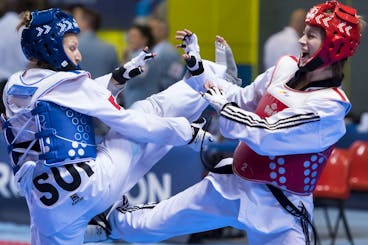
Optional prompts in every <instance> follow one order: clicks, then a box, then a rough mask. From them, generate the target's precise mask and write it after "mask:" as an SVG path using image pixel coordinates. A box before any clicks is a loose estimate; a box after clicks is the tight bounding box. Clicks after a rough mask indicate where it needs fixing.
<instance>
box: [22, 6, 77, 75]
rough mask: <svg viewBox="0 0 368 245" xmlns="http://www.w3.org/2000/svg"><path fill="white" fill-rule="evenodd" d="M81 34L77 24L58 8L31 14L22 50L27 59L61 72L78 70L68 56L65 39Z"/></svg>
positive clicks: (23, 38)
mask: <svg viewBox="0 0 368 245" xmlns="http://www.w3.org/2000/svg"><path fill="white" fill-rule="evenodd" d="M79 32H80V30H79V27H78V24H77V22H76V21H75V20H74V19H73V17H72V16H71V15H69V14H66V13H64V12H62V11H61V10H60V9H58V8H52V9H48V10H42V11H34V12H32V13H31V22H30V23H29V25H28V26H26V27H25V28H24V29H23V31H22V41H21V45H22V49H23V53H24V55H25V56H26V57H27V59H32V58H33V59H38V60H41V61H43V62H46V63H47V64H48V65H50V66H51V67H52V68H54V69H56V70H61V71H68V70H78V69H80V68H79V66H78V65H75V64H73V62H72V61H71V60H70V59H69V58H68V56H67V55H66V53H65V51H64V48H63V37H64V35H65V34H67V33H74V34H78V33H79Z"/></svg>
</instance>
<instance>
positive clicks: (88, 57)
mask: <svg viewBox="0 0 368 245" xmlns="http://www.w3.org/2000/svg"><path fill="white" fill-rule="evenodd" d="M70 12H71V13H72V15H73V16H74V18H75V20H76V21H77V23H78V25H79V28H80V30H81V32H80V34H79V50H80V51H81V52H82V54H83V60H82V61H81V63H80V66H81V68H82V69H83V70H86V71H89V72H90V73H91V76H92V78H96V77H100V76H102V75H105V74H107V73H110V72H111V71H113V70H114V69H115V68H116V67H117V66H118V65H119V61H118V56H117V52H116V49H115V47H114V46H113V45H111V44H108V43H106V42H105V41H103V40H101V39H100V38H98V37H97V35H96V32H97V31H98V30H99V28H100V25H101V16H100V14H99V13H98V12H97V11H96V10H94V9H91V8H88V7H86V6H83V5H74V6H72V7H70Z"/></svg>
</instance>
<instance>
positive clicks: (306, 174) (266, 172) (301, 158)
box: [233, 92, 333, 195]
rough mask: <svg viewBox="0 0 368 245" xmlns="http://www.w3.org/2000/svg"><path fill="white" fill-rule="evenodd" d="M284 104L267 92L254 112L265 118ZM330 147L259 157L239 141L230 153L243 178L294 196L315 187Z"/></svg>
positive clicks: (329, 152)
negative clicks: (317, 150)
mask: <svg viewBox="0 0 368 245" xmlns="http://www.w3.org/2000/svg"><path fill="white" fill-rule="evenodd" d="M287 107H288V106H287V105H285V104H284V103H282V102H281V101H280V100H278V99H277V98H275V97H274V96H273V95H271V94H270V93H268V92H267V93H266V94H265V95H264V96H263V97H262V99H261V100H260V102H259V104H258V106H257V109H256V111H255V113H256V114H257V115H259V116H260V117H262V118H265V117H269V116H271V115H272V114H274V113H277V112H279V111H282V110H284V109H285V108H287ZM332 149H333V147H332V146H331V147H329V148H328V149H326V150H324V151H322V152H316V153H307V154H294V155H280V156H262V155H259V154H257V153H256V152H255V151H253V150H252V149H251V148H250V147H248V146H247V145H246V144H245V143H244V142H240V143H239V145H238V146H237V148H236V149H235V152H234V155H233V158H234V160H233V170H234V172H235V173H236V174H237V175H238V176H240V177H242V178H244V179H246V180H251V181H256V182H261V183H267V184H271V185H274V186H276V187H278V188H280V189H282V190H286V191H290V192H292V193H294V194H297V195H308V194H310V193H312V192H313V190H314V189H315V187H316V183H317V180H318V179H319V177H320V175H321V173H322V170H323V168H324V166H325V163H326V160H327V158H328V157H329V155H330V154H331V151H332Z"/></svg>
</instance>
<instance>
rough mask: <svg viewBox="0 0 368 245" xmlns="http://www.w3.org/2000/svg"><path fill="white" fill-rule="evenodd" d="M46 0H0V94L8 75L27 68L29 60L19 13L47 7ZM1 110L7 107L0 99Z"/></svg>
mask: <svg viewBox="0 0 368 245" xmlns="http://www.w3.org/2000/svg"><path fill="white" fill-rule="evenodd" d="M46 8H49V3H48V1H46V0H38V1H34V0H0V36H1V38H0V57H1V61H0V94H1V95H2V94H3V93H2V92H3V89H4V86H5V84H6V82H7V80H8V77H9V76H10V75H12V74H13V73H15V72H17V71H20V70H23V69H25V68H27V65H28V60H27V59H26V57H25V56H24V54H23V51H22V48H21V46H20V39H21V31H19V32H18V31H17V30H16V27H17V25H18V24H19V21H20V18H19V16H18V15H19V14H20V13H21V12H23V11H25V10H31V11H32V10H35V9H46ZM0 101H1V102H0V112H4V110H5V108H4V105H3V102H2V99H1V100H0Z"/></svg>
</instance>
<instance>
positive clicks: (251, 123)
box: [220, 99, 350, 155]
mask: <svg viewBox="0 0 368 245" xmlns="http://www.w3.org/2000/svg"><path fill="white" fill-rule="evenodd" d="M349 108H350V104H349V103H344V102H341V101H334V100H326V99H325V100H323V99H320V100H314V101H312V102H311V103H309V104H306V105H303V106H301V107H298V108H286V109H284V110H283V111H281V112H278V113H276V114H274V115H272V116H270V117H267V118H264V119H262V118H260V117H259V116H258V115H256V114H255V113H252V112H249V111H246V110H243V109H240V108H238V107H236V106H226V107H225V108H224V109H223V110H222V111H221V117H220V129H221V133H222V134H223V135H224V136H225V137H227V138H231V139H239V140H241V141H244V142H245V143H247V144H248V145H249V146H250V147H251V148H252V149H253V150H254V151H256V152H257V153H258V154H261V155H266V154H267V155H286V154H298V153H306V152H319V151H322V150H324V149H326V148H327V147H329V146H331V145H333V144H335V143H336V142H337V141H338V140H339V139H340V138H341V137H342V136H343V135H344V134H345V131H346V129H345V123H344V117H345V114H346V112H347V111H348V110H349Z"/></svg>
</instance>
